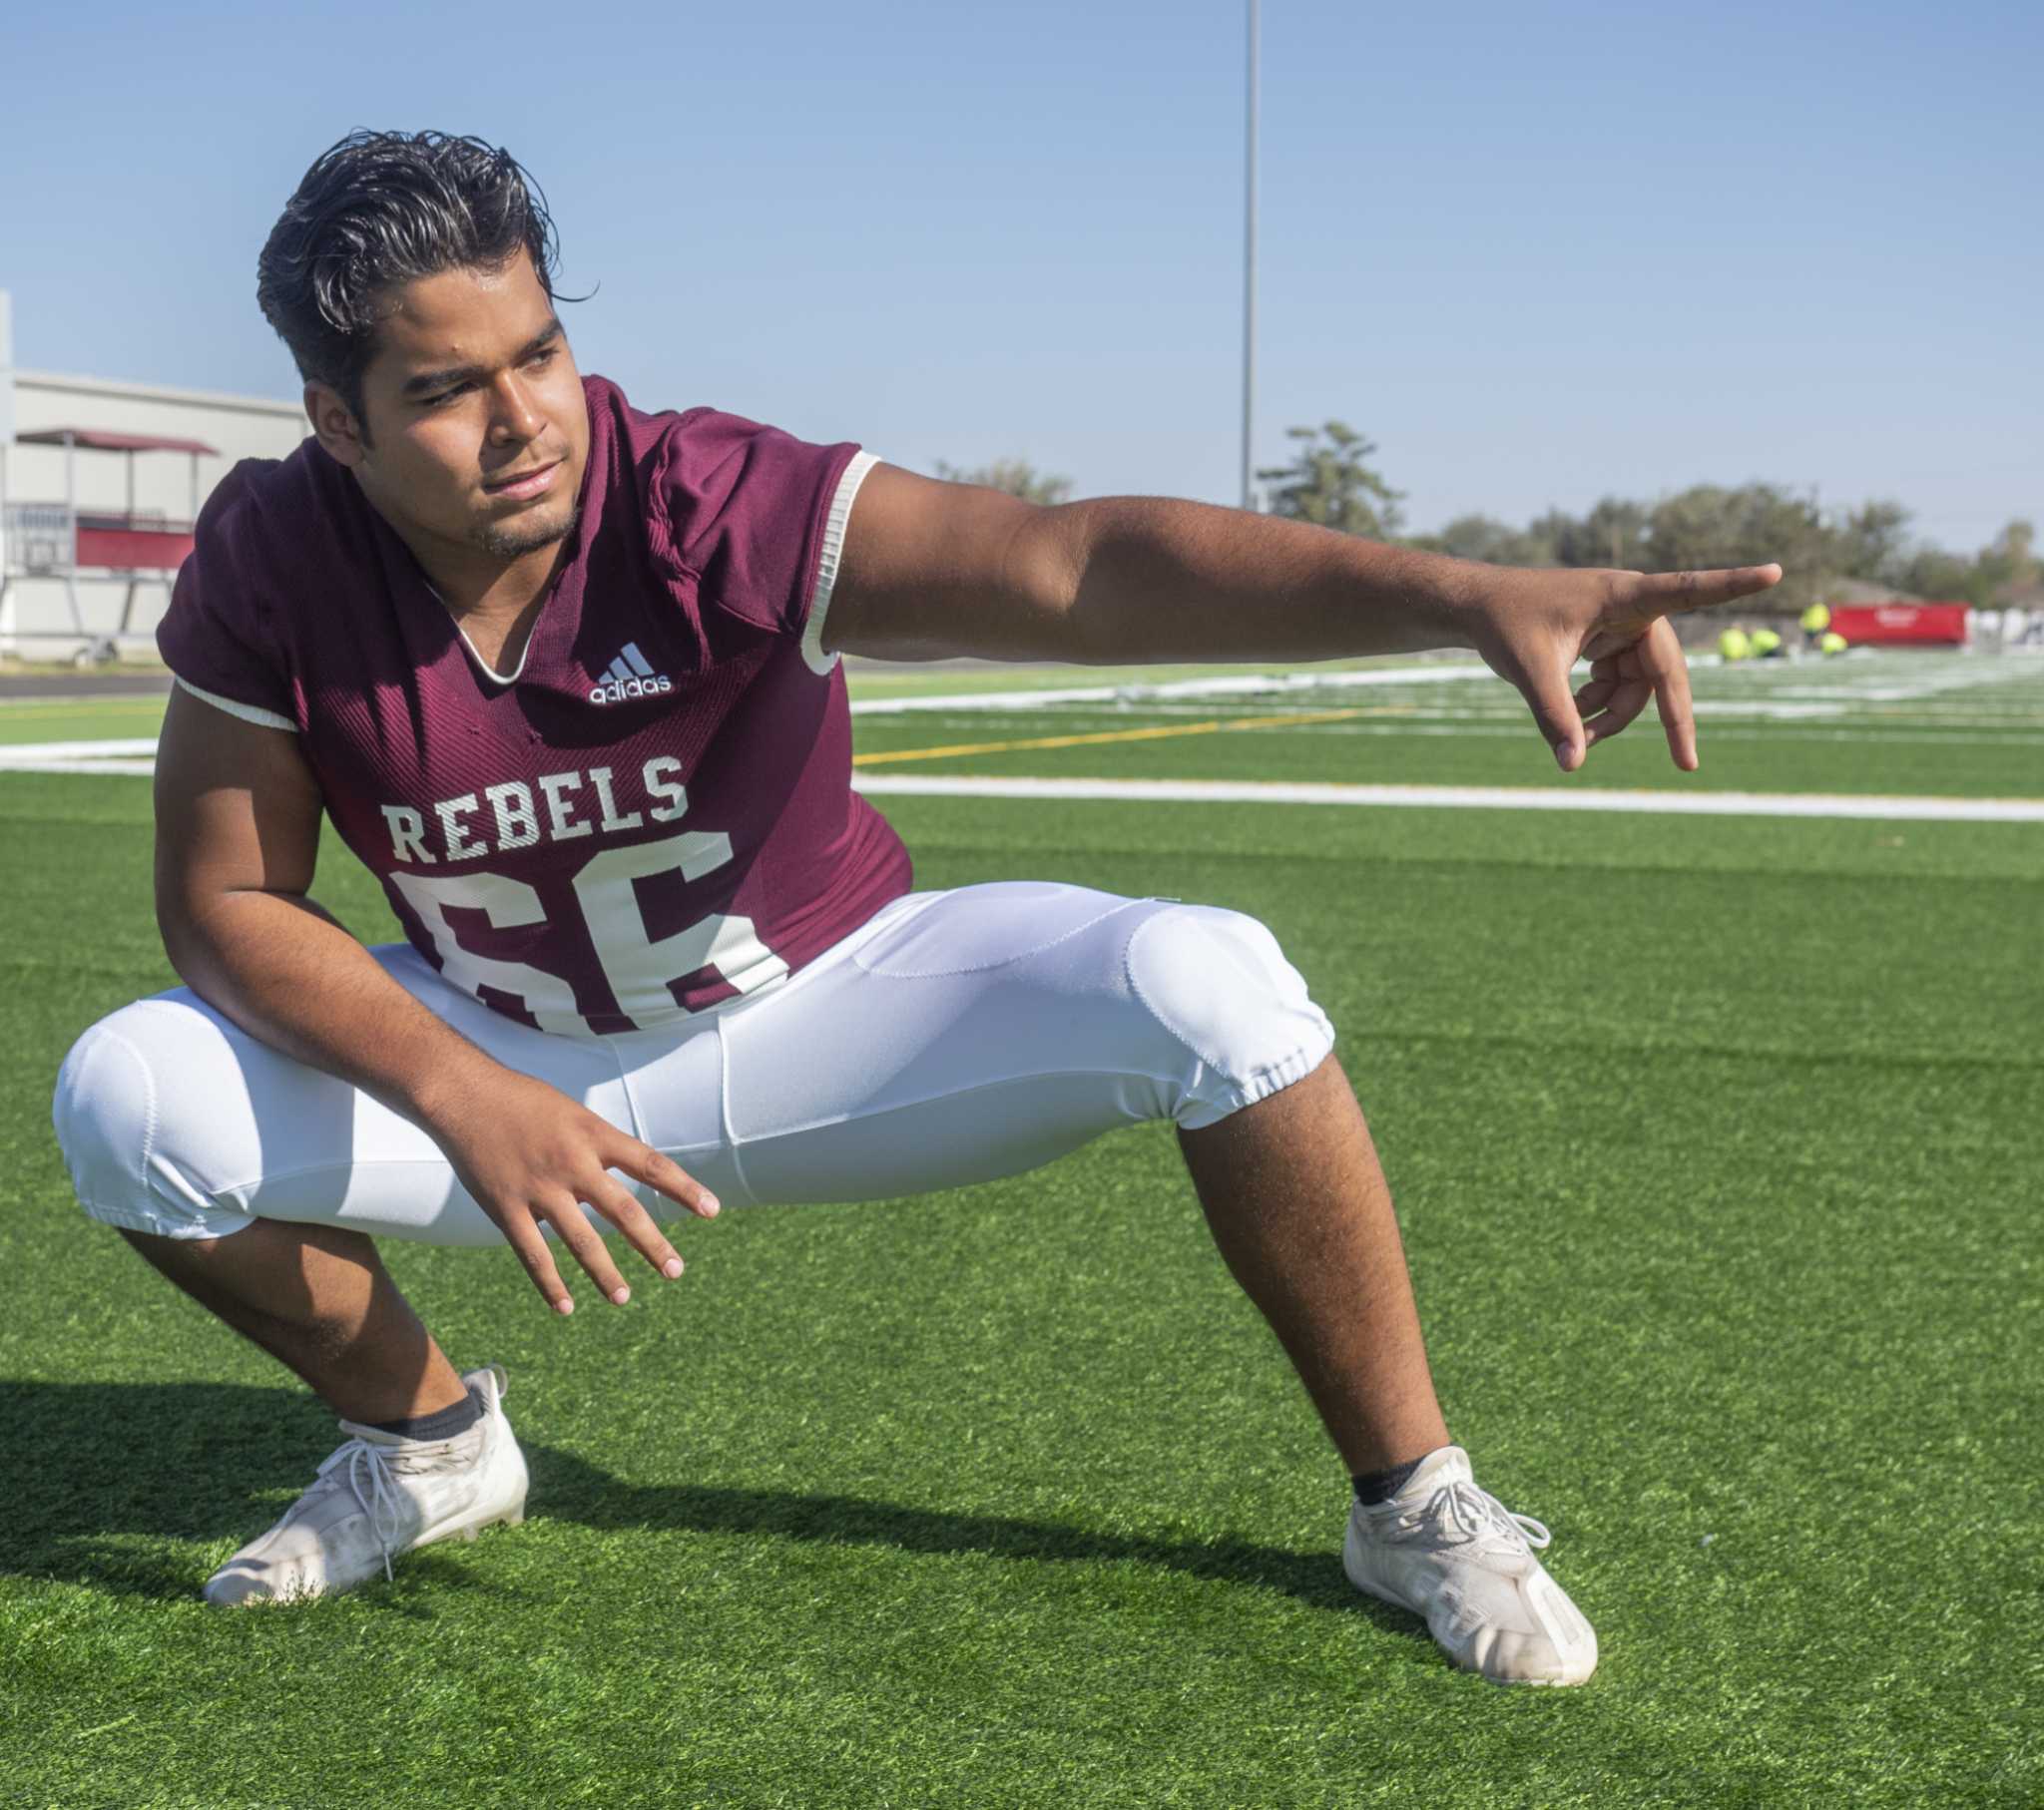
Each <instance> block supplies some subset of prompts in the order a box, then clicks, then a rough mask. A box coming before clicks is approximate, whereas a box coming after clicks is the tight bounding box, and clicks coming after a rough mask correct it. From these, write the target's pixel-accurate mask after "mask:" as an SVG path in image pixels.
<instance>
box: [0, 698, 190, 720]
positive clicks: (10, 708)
mask: <svg viewBox="0 0 2044 1810" xmlns="http://www.w3.org/2000/svg"><path fill="white" fill-rule="evenodd" d="M165 702H166V700H165V699H164V698H161V697H118V696H116V697H75V698H72V699H70V700H69V701H68V702H67V701H64V700H62V699H53V700H50V701H47V702H46V701H44V700H43V699H40V698H38V699H37V700H35V701H34V702H27V701H23V702H17V701H15V699H13V698H11V697H0V710H4V711H5V712H6V714H7V717H8V719H9V720H10V721H13V720H17V719H19V718H21V717H23V716H128V715H135V716H140V715H142V714H143V713H144V712H145V711H148V710H156V711H159V712H160V711H161V710H162V709H163V707H164V704H165Z"/></svg>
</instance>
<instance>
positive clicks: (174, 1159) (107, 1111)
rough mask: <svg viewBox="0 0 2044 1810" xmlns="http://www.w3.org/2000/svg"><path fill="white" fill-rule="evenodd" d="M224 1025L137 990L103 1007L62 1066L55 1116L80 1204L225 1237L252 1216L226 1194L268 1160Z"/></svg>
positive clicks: (113, 1219) (113, 1221) (143, 1227)
mask: <svg viewBox="0 0 2044 1810" xmlns="http://www.w3.org/2000/svg"><path fill="white" fill-rule="evenodd" d="M245 1101H246V1095H245V1091H244V1090H243V1088H242V1087H241V1085H240V1066H239V1064H238V1063H237V1062H236V1061H235V1059H234V1055H233V1052H232V1050H231V1049H230V1048H229V1046H228V1042H227V1039H226V1036H225V1034H224V1032H223V1030H222V1028H221V1027H220V1026H219V1025H218V1024H217V1023H216V1022H215V1021H213V1020H212V1019H211V1018H209V1017H208V1016H207V1015H206V1014H205V1013H203V1012H201V1011H200V1010H198V1009H197V1008H196V1007H193V1006H187V1005H182V1004H178V1003H175V1002H173V1001H170V1000H161V999H158V1000H140V1001H138V1002H137V1003H136V1004H134V1005H132V1006H124V1007H123V1008H122V1009H121V1010H120V1011H118V1012H116V1013H113V1014H112V1015H111V1016H109V1017H107V1018H103V1019H101V1020H100V1022H99V1023H98V1024H96V1025H94V1026H93V1027H92V1028H91V1029H90V1030H89V1031H87V1032H86V1033H85V1035H84V1036H83V1037H81V1038H80V1039H79V1040H78V1042H77V1043H76V1044H74V1045H73V1046H72V1049H71V1054H70V1055H69V1056H67V1057H66V1058H65V1059H64V1066H63V1068H62V1069H61V1070H59V1071H58V1075H57V1092H56V1098H55V1100H54V1102H53V1103H52V1107H51V1117H52V1119H53V1120H54V1122H55V1124H56V1129H57V1141H58V1144H59V1146H60V1147H61V1148H62V1149H63V1152H64V1161H65V1164H66V1166H67V1167H68V1168H69V1169H70V1171H71V1181H72V1185H73V1187H75V1188H76V1189H77V1192H78V1198H79V1203H80V1204H81V1205H82V1206H83V1207H84V1208H85V1210H86V1211H87V1212H88V1213H90V1214H91V1215H92V1216H93V1217H94V1218H96V1219H102V1220H105V1221H106V1222H107V1223H108V1224H110V1225H114V1226H118V1227H121V1228H122V1229H124V1230H128V1231H136V1232H145V1233H153V1234H155V1235H157V1236H159V1237H169V1238H208V1237H220V1236H225V1235H226V1234H228V1233H230V1232H234V1231H238V1230H240V1229H241V1228H242V1227H243V1226H245V1225H247V1224H248V1223H249V1215H248V1214H246V1213H244V1212H242V1211H240V1210H238V1209H237V1208H236V1207H235V1206H234V1205H233V1204H232V1202H229V1201H225V1200H223V1199H222V1198H221V1195H222V1194H224V1193H225V1192H227V1191H228V1190H230V1189H232V1188H234V1187H235V1186H237V1185H239V1184H244V1183H246V1182H247V1180H249V1179H250V1178H251V1177H252V1176H253V1175H254V1174H255V1173H256V1171H257V1170H259V1168H260V1157H259V1141H258V1140H256V1138H255V1136H254V1126H253V1121H252V1119H251V1116H250V1115H249V1114H248V1113H247V1111H246V1110H244V1109H245Z"/></svg>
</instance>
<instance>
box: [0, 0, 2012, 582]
mask: <svg viewBox="0 0 2044 1810" xmlns="http://www.w3.org/2000/svg"><path fill="white" fill-rule="evenodd" d="M1264 21H1265V24H1264V70H1265V91H1264V108H1265V135H1264V204H1265V205H1264V221H1263V238H1264V257H1263V268H1262V297H1263V304H1262V320H1263V332H1262V335H1261V338H1262V352H1261V357H1262V405H1261V408H1260V416H1261V431H1260V433H1259V436H1258V438H1259V448H1260V455H1261V456H1262V457H1264V458H1266V459H1272V460H1275V459H1277V458H1278V457H1279V456H1281V453H1282V451H1283V447H1284V440H1283V432H1282V430H1283V428H1284V427H1285V426H1286V425H1287V424H1290V423H1294V422H1307V421H1318V420H1321V419H1324V418H1326V417H1328V416H1339V417H1341V418H1344V419H1346V420H1348V421H1349V422H1351V423H1352V424H1354V425H1355V426H1357V427H1360V428H1362V429H1363V430H1364V431H1366V432H1367V433H1369V434H1370V436H1371V437H1372V438H1374V439H1375V440H1376V441H1377V442H1378V443H1379V446H1380V449H1381V450H1380V455H1379V462H1380V464H1381V465H1382V466H1383V468H1384V470H1385V471H1386V473H1387V475H1388V476H1389V477H1390V478H1391V480H1392V481H1393V482H1394V483H1395V484H1397V485H1398V486H1399V487H1400V488H1402V489H1404V490H1406V491H1407V492H1409V503H1408V512H1409V516H1410V520H1411V523H1412V525H1413V526H1414V527H1416V528H1427V527H1434V526H1438V525H1439V524H1440V523H1441V522H1442V521H1444V520H1446V519H1447V518H1448V517H1450V516H1452V515H1455V514H1457V513H1460V512H1462V511H1465V510H1471V509H1482V510H1486V511H1488V512H1490V513H1492V514H1495V515H1500V516H1503V517H1505V518H1506V519H1508V520H1514V521H1518V520H1523V519H1525V518H1526V517H1528V516H1529V515H1532V514H1534V513H1536V512H1538V511H1539V510H1541V509H1543V508H1545V507H1547V506H1548V505H1549V504H1559V505H1561V506H1563V507H1567V508H1574V509H1580V508H1583V507H1586V506H1587V505H1588V504H1590V503H1591V502H1593V501H1594V500H1595V499H1596V498H1597V497H1598V496H1599V495H1602V494H1604V493H1607V492H1618V493H1621V494H1626V495H1647V496H1652V495H1655V494H1658V493H1660V492H1662V491H1665V490H1671V489H1676V488H1680V487H1681V486H1683V485H1686V484H1689V483H1693V482H1696V481H1699V480H1705V479H1709V480H1715V481H1721V482H1728V483H1736V482H1741V481H1744V480H1746V479H1749V478H1771V479H1775V480H1779V481H1782V482H1786V483H1789V484H1793V485H1796V486H1799V487H1804V488H1815V489H1816V491H1817V492H1818V494H1819V496H1820V497H1821V499H1822V501H1823V502H1824V503H1825V504H1826V505H1827V506H1830V505H1843V504H1847V503H1851V502H1856V501H1858V500H1860V499H1862V498H1864V497H1868V496H1873V495H1892V496H1896V497H1899V498H1900V499H1901V500H1903V501H1904V502H1905V503H1907V504H1909V505H1910V506H1911V507H1912V508H1913V509H1915V510H1916V512H1917V516H1918V523H1917V525H1918V528H1919V530H1920V531H1921V532H1922V533H1923V534H1924V535H1926V536H1927V537H1928V538H1931V539H1935V540H1938V541H1942V542H1944V543H1946V544H1948V545H1952V546H1956V547H1960V548H1971V547H1973V546H1976V545H1978V544H1979V543H1981V542H1982V541H1984V540H1986V539H1987V538H1988V537H1989V536H1990V535H1991V534H1993V532H1994V531H1995V530H1996V529H1997V528H1998V527H1999V526H2000V525H2001V523H2002V522H2004V521H2005V520H2007V519H2008V518H2009V517H2010V516H2012V515H2029V516H2033V517H2044V356H2040V351H2039V331H2038V323H2039V321H2040V320H2044V231H2040V220H2044V210H2040V206H2039V197H2040V195H2044V110H2040V106H2039V80H2038V76H2039V71H2040V69H2044V8H2039V7H2037V6H2036V5H2035V4H2033V3H2032V4H2023V5H2017V4H2008V5H1987V4H1972V3H1969V0H1954V3H1953V4H1948V5H1944V6H1938V7H1932V6H1930V5H1920V6H1902V5H1895V4H1886V3H1883V0H1862V4H1859V5H1856V6H1852V7H1845V6H1832V5H1814V4H1805V3H1802V0H1784V3H1783V4H1780V5H1773V6H1763V5H1757V4H1749V3H1747V0H1731V3H1728V4H1720V5H1717V6H1713V7H1710V8H1700V7H1699V8H1690V7H1684V8H1681V9H1677V8H1673V7H1666V6H1656V5H1652V4H1640V3H1639V0H1634V3H1633V4H1628V5H1616V4H1602V5H1592V4H1584V3H1581V0H1569V3H1566V4H1558V5H1551V6H1544V7H1542V6H1531V7H1529V6H1526V5H1524V4H1523V3H1522V4H1517V5H1513V4H1505V3H1503V0H1475V3H1473V4H1469V5H1465V6H1459V7H1408V8H1404V9H1390V8H1378V7H1372V6H1368V5H1363V4H1356V3H1354V0H1350V3H1348V4H1339V3H1336V0H1266V5H1265V9H1264ZM4 45H5V55H6V57H7V60H8V61H9V62H10V63H12V64H13V67H12V68H11V69H10V70H9V71H8V73H7V76H6V89H7V105H6V107H5V108H4V110H0V184H4V192H0V287H6V288H9V289H11V290H12V291H13V292H14V298H15V340H16V356H17V358H18V360H19V361H20V362H21V363H22V364H23V365H26V366H30V367H34V368H44V369H56V370H74V371H87V372H94V373H99V374H103V375H109V376H126V377H135V378H142V379H147V380H152V381H157V382H164V383H180V384H193V385H199V386H204V387H211V388H221V389H232V390H247V391H256V392H261V393H268V394H277V395H291V394H294V393H295V391H296V381H295V378H294V375H293V373H292V371H291V368H290V364H289V360H288V358H287V357H286V355H285V353H284V351H283V348H282V347H281V346H280V345H279V344H278V343H277V342H276V341H275V339H274V338H273V337H271V335H270V334H269V332H268V329H267V327H266V326H265V325H264V324H263V322H262V320H261V318H260V316H259V315H258V314H257V313H256V308H255V302H254V266H255V258H256V250H257V248H258V247H259V245H260V243H261V241H262V238H263V235H264V233H265V232H266V231H267V229H268V226H269V225H270V223H271V221H272V220H273V219H274V217H275V214H276V211H277V209H278V207H279V206H280V205H281V203H282V201H283V199H284V198H285V196H286V195H288V193H289V191H290V189H291V187H292V186H293V184H294V183H295V182H296V180H297V178H298V176H299V174H300V173H301V172H302V170H303V169H304V167H305V165H306V164H308V163H309V162H310V161H311V159H312V158H313V157H314V156H315V155H316V154H317V153H318V152H319V151H320V150H321V149H323V148H324V147H325V146H326V145H327V144H328V143H329V142H331V141H332V140H333V139H335V138H337V137H338V136H339V135H340V134H341V133H343V132H345V131H346V130H348V129H349V128H351V127H354V126H358V125H372V126H404V127H419V126H428V125H430V126H437V127H442V128H445V129H448V130H452V131H466V132H473V133H477V134H480V135H482V136H484V137H487V138H491V139H493V140H495V141H497V142H499V143H502V144H505V145H508V146H510V147H511V149H512V150H513V151H515V152H516V153H517V155H518V156H519V157H520V158H521V160H522V161H523V162H524V163H525V164H526V165H527V167H528V168H529V169H531V170H532V171H533V172H534V173H535V175H537V176H538V178H539V179H540V181H541V183H542V184H543V185H544V186H545V189H546V191H547V194H548V197H549V199H550V201H551V203H552V205H553V208H554V212H555V216H556V219H557V221H558V223H559V226H560V229H561V235H562V241H563V249H564V254H565V255H564V259H563V265H562V270H561V273H560V275H561V281H562V283H563V285H564V286H565V287H566V288H568V289H570V290H577V291H579V290H581V289H585V288H591V287H594V288H596V289H597V293H596V295H595V297H594V298H593V299H591V300H589V301H587V302H584V303H582V304H581V305H579V306H577V307H575V308H572V309H569V310H568V311H567V313H566V318H567V320H568V323H569V327H570V331H571V332H572V333H573V335H574V337H575V340H576V343H577V350H578V353H579V355H580V357H581V359H582V362H583V364H584V366H585V368H589V369H594V370H601V371H603V372H605V373H607V374H609V375H611V376H614V377H616V378H618V379H619V380H620V381H622V382H623V383H624V384H625V385H626V387H627V389H628V391H629V392H630V393H631V394H632V396H633V397H634V399H635V400H636V401H638V402H640V403H641V404H642V406H652V407H665V406H682V405H686V404H688V403H693V402H711V403H715V404H717V405H719V406H722V407H726V408H731V409H736V410H739V411H741V412H744V413H749V414H754V415H758V416H761V417H764V418H766V419H768V420H772V421H775V422H777V423H779V424H780V425H782V426H785V427H788V428H790V429H792V430H793V431H795V432H798V433H802V434H805V435H808V436H810V437H813V438H819V439H834V438H851V439H858V440H861V441H864V442H865V443H867V444H869V445H871V446H872V447H874V448H875V449H876V450H878V451H880V452H881V453H883V454H884V455H886V456H888V457H890V458H893V459H896V460H898V461H900V462H901V463H903V464H908V465H915V466H921V467H924V468H927V466H928V465H929V463H930V462H931V461H933V460H936V459H939V458H944V459H949V460H951V461H953V462H954V463H964V464H969V463H974V462H977V461H980V460H983V459H988V458H992V457H995V456H998V455H1001V454H1004V453H1020V454H1023V455H1026V456H1028V457H1030V458H1032V459H1034V460H1035V461H1037V462H1038V463H1039V464H1042V465H1045V466H1048V467H1050V468H1051V469H1053V470H1056V471H1059V472H1063V473H1067V474H1069V475H1071V476H1072V477H1073V478H1074V479H1075V480H1077V482H1078V484H1079V487H1080V489H1081V491H1082V493H1085V492H1102V491H1119V490H1131V491H1158V492H1171V493H1176V494H1182V495H1188V496H1195V497H1206V498H1211V499H1214V500H1217V501H1232V500H1233V499H1234V496H1235V492H1236V484H1237V479H1236V471H1237V459H1238V452H1237V446H1238V434H1239V413H1238V410H1239V400H1238V393H1239V382H1240V377H1239V368H1240V367H1239V358H1240V331H1241V327H1240V319H1241V315H1240V308H1241V302H1240V282H1241V276H1240V258H1241V193H1242V191H1241V150H1242V93H1241V88H1242V8H1241V5H1240V4H1239V0H1173V3H1170V4H1165V3H1161V0H1091V3H1090V4H1088V3H1080V0H1037V3H1036V4H1034V5H1032V6H1029V7H1021V8H1017V7H995V6H988V5H975V4H970V3H969V0H966V3H960V0H950V3H948V4H935V3H927V0H925V3H918V4H898V3H894V0H870V3H869V4H868V5H866V6H865V7H862V8H848V7H845V6H843V5H842V4H841V3H832V4H821V3H819V0H776V3H775V4H773V5H771V6H765V5H762V6H750V7H749V6H743V5H737V6H735V5H725V6H720V7H716V8H709V7H703V6H698V5H693V4H689V3H688V0H673V3H670V4H666V5H661V6H652V5H637V4H614V3H611V0H586V3H584V4H580V5H576V6H554V7H550V8H547V7H539V6H533V5H528V4H524V3H523V0H511V3H508V4H498V5H495V6H492V7H487V8H485V7H460V8H454V7H433V6H426V7H419V8H414V7H409V6H400V5H395V4H390V3H388V0H361V3H360V4H351V5H348V6H344V7H342V6H329V5H321V4H314V5H305V6H292V7H288V8H286V7H278V6H276V5H274V4H273V0H263V3H262V4H255V3H253V0H236V3H234V4H221V3H219V0H194V4H191V5H188V6H185V7H182V8H175V9H174V8H165V7H160V6H155V5H152V6H148V7H143V6H139V5H135V4H132V3H131V0H108V3H107V4H104V5H101V6H97V7H92V8H75V7H74V8H55V7H38V8H34V9H32V10H31V12H30V13H29V15H28V17H27V19H26V21H25V22H24V21H21V20H19V19H11V20H10V22H9V26H8V30H7V33H6V37H5V40H4Z"/></svg>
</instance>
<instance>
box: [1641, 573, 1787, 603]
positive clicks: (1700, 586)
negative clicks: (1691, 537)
mask: <svg viewBox="0 0 2044 1810" xmlns="http://www.w3.org/2000/svg"><path fill="white" fill-rule="evenodd" d="M1781 582H1782V568H1781V567H1780V566H1777V565H1772V564H1771V565H1766V566H1727V567H1725V568H1723V569H1722V570H1720V571H1716V572H1650V573H1648V574H1647V575H1646V576H1645V577H1644V578H1642V579H1641V580H1640V588H1639V591H1638V593H1637V597H1638V600H1639V602H1640V603H1641V604H1643V605H1644V606H1645V607H1646V608H1647V609H1649V610H1650V611H1651V612H1652V613H1653V614H1654V615H1656V616H1677V615H1680V614H1681V613H1682V612H1683V611H1685V610H1707V609H1709V608H1710V607H1711V605H1713V604H1732V603H1737V602H1738V601H1739V600H1740V599H1741V598H1742V597H1752V596H1753V595H1754V593H1755V592H1757V591H1770V590H1773V589H1774V587H1775V586H1777V585H1779V584H1780V583H1781Z"/></svg>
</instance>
